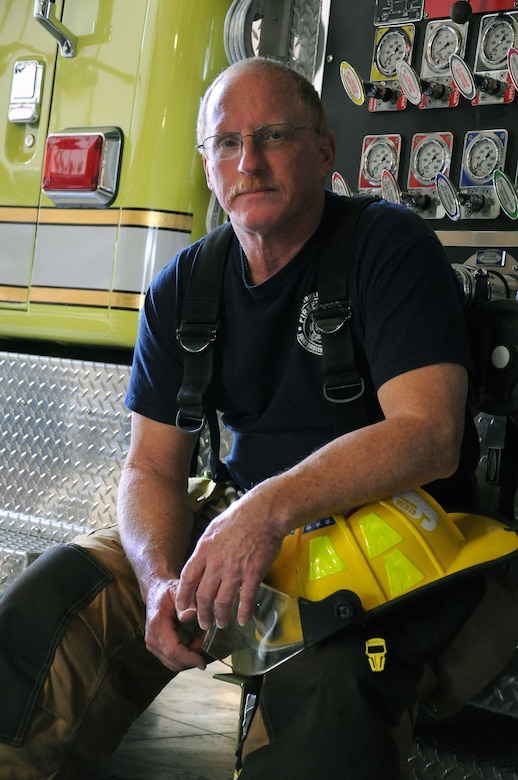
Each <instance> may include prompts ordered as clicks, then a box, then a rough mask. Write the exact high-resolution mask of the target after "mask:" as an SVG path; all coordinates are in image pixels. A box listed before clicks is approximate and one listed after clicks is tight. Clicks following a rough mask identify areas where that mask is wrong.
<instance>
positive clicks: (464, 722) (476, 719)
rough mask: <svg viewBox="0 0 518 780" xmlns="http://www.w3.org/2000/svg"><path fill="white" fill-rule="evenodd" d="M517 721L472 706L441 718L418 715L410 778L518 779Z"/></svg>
mask: <svg viewBox="0 0 518 780" xmlns="http://www.w3.org/2000/svg"><path fill="white" fill-rule="evenodd" d="M517 737H518V722H517V721H516V720H515V719H514V718H508V717H506V716H505V715H496V714H493V713H490V712H482V711H481V710H477V709H475V708H473V707H471V706H469V707H465V708H464V709H463V710H462V711H461V712H460V713H459V714H458V715H456V716H455V717H453V718H448V719H447V720H443V721H434V720H433V719H431V718H427V717H426V716H422V715H420V716H419V719H418V723H417V728H416V735H415V739H414V745H413V750H412V754H411V757H410V759H409V770H410V771H409V780H443V779H444V778H447V779H448V780H517V778H518V739H517Z"/></svg>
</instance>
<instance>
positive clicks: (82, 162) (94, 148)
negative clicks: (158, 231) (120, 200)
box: [42, 128, 122, 206]
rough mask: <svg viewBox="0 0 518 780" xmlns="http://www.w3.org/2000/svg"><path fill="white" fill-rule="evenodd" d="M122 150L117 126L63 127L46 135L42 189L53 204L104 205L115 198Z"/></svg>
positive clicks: (120, 134)
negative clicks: (61, 130) (80, 128)
mask: <svg viewBox="0 0 518 780" xmlns="http://www.w3.org/2000/svg"><path fill="white" fill-rule="evenodd" d="M121 151H122V133H121V131H120V130H119V129H118V128H102V129H97V128H96V129H90V130H67V131H65V132H63V133H52V134H51V135H49V137H48V138H47V145H46V149H45V161H44V165H43V180H42V189H43V192H44V193H45V194H46V195H48V196H49V198H51V200H52V201H53V202H54V203H55V205H56V206H95V205H97V206H108V205H110V203H112V201H113V200H114V199H115V196H116V194H117V185H118V179H119V170H120V161H121Z"/></svg>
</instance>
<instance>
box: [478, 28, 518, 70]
mask: <svg viewBox="0 0 518 780" xmlns="http://www.w3.org/2000/svg"><path fill="white" fill-rule="evenodd" d="M516 33H517V25H516V22H515V20H514V19H513V17H512V16H508V15H502V16H494V17H493V18H492V19H491V20H490V21H489V23H488V24H487V27H486V28H485V30H484V32H483V34H482V38H481V41H480V52H479V56H480V59H481V61H482V62H483V63H484V64H485V65H486V66H487V67H488V68H505V67H506V61H507V52H508V51H509V49H510V48H511V47H512V46H514V45H515V41H516V37H517V35H516Z"/></svg>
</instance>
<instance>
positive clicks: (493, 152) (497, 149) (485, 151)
mask: <svg viewBox="0 0 518 780" xmlns="http://www.w3.org/2000/svg"><path fill="white" fill-rule="evenodd" d="M501 158H502V145H501V144H500V142H499V141H498V139H497V138H495V137H494V136H493V135H484V134H480V135H477V136H475V138H474V139H473V140H472V141H471V142H470V143H469V144H468V146H467V147H466V151H465V158H464V165H465V168H466V172H467V174H468V176H469V177H470V179H472V180H473V181H474V182H479V183H482V182H486V181H488V179H490V178H491V176H492V175H493V173H494V171H495V170H496V169H497V168H498V167H499V166H500V163H501Z"/></svg>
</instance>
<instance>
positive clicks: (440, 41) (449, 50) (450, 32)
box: [425, 23, 462, 72]
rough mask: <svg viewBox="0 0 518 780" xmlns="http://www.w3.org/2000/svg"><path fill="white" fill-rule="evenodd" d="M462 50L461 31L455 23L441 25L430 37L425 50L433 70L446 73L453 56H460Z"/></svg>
mask: <svg viewBox="0 0 518 780" xmlns="http://www.w3.org/2000/svg"><path fill="white" fill-rule="evenodd" d="M461 48H462V35H461V32H460V29H459V28H458V27H457V26H456V25H455V24H453V23H445V24H441V25H439V26H437V27H436V29H435V30H434V32H433V33H432V34H431V35H430V39H429V41H428V45H427V47H426V50H425V57H426V61H427V63H428V65H429V67H430V68H431V69H432V70H434V71H437V72H440V71H445V70H447V69H448V68H449V66H450V57H451V55H452V54H459V52H460V50H461Z"/></svg>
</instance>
